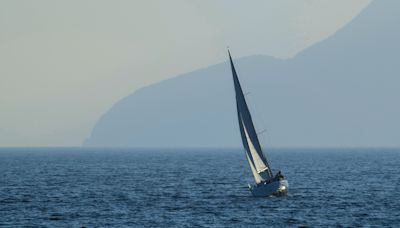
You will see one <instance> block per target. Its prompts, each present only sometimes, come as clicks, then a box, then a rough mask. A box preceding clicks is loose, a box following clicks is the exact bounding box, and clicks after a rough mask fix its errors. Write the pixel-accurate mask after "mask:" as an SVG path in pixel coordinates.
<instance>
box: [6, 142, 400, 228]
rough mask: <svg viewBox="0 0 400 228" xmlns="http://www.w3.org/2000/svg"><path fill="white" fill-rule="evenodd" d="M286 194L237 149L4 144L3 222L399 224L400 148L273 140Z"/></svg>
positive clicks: (274, 161)
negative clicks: (255, 172)
mask: <svg viewBox="0 0 400 228" xmlns="http://www.w3.org/2000/svg"><path fill="white" fill-rule="evenodd" d="M268 156H269V158H270V163H271V165H272V168H273V169H275V171H276V170H277V169H281V170H282V172H283V174H284V175H285V177H286V178H287V179H288V180H289V184H290V191H289V195H288V196H287V197H284V198H275V197H271V198H254V197H252V196H251V195H250V192H249V191H248V189H247V183H253V179H252V176H251V173H250V170H249V167H248V164H247V161H246V160H245V157H244V153H243V152H242V151H241V150H231V149H226V150H212V149H210V150H173V149H169V150H135V149H71V148H59V149H50V148H36V149H32V148H24V149H22V148H20V149H6V148H5V149H0V173H1V178H0V226H49V227H60V226H73V227H80V226H86V227H94V226H117V227H121V226H152V227H160V226H161V227H165V226H213V227H223V226H225V227H226V226H230V227H232V226H236V227H248V226H256V227H265V226H268V227H282V226H287V225H289V226H311V227H313V226H352V227H354V226H362V225H377V226H391V227H399V226H400V201H399V200H398V199H399V197H400V185H399V183H400V176H399V173H400V169H399V164H400V150H399V149H290V150H284V149H275V150H269V151H268Z"/></svg>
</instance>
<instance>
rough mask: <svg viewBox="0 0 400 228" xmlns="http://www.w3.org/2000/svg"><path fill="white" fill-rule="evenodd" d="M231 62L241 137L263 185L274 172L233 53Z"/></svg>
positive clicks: (249, 159)
mask: <svg viewBox="0 0 400 228" xmlns="http://www.w3.org/2000/svg"><path fill="white" fill-rule="evenodd" d="M228 53H229V60H230V64H231V69H232V76H233V83H234V86H235V94H236V107H237V115H238V121H239V128H240V135H241V137H242V142H243V146H244V148H245V150H246V157H247V160H248V162H249V164H250V168H251V171H252V173H253V176H254V179H255V181H256V183H261V182H263V181H265V180H268V179H270V178H272V177H273V175H272V171H271V169H270V167H269V165H268V161H267V159H266V157H265V156H264V154H263V152H262V149H261V146H260V142H259V140H258V137H257V133H256V130H255V128H254V125H253V120H252V118H251V115H250V112H249V108H248V107H247V103H246V99H245V98H244V95H243V91H242V87H241V86H240V83H239V79H238V76H237V73H236V70H235V66H234V65H233V61H232V57H231V53H230V52H229V50H228Z"/></svg>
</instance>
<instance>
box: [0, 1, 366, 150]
mask: <svg viewBox="0 0 400 228" xmlns="http://www.w3.org/2000/svg"><path fill="white" fill-rule="evenodd" d="M369 2H370V1H369V0H357V1H348V0H335V1H328V0H302V1H298V0H282V1H272V0H268V1H267V0H265V1H264V0H254V1H238V0H235V1H233V0H220V1H214V0H213V1H211V0H198V1H188V0H169V1H163V0H151V1H121V0H119V1H97V0H96V1H95V0H92V1H77V0H75V1H53V0H37V1H22V0H4V1H0V107H1V110H0V111H1V115H0V146H74V145H80V144H81V142H82V141H83V139H85V138H86V137H87V136H88V135H89V134H90V131H91V128H92V127H93V125H94V123H95V122H96V121H97V119H98V118H99V117H100V116H101V115H102V114H103V113H104V112H105V111H107V110H108V109H109V108H110V107H111V106H112V105H113V104H114V103H115V102H116V101H117V100H119V99H121V98H123V97H124V96H126V95H128V94H130V93H132V92H133V91H135V90H136V89H138V88H140V87H143V86H146V85H149V84H151V83H154V82H158V81H160V80H163V79H166V78H169V77H173V76H176V75H177V74H181V73H184V72H188V71H193V70H196V69H198V68H201V67H205V66H208V65H211V64H214V63H218V62H221V61H225V60H226V53H225V52H226V49H225V48H226V46H227V45H229V46H231V48H232V49H233V50H234V53H235V55H236V56H238V57H239V56H246V55H253V54H265V55H271V56H274V57H277V58H290V57H292V56H294V55H295V54H296V53H298V52H299V51H301V50H302V49H304V48H306V47H307V46H309V45H311V44H313V43H315V42H317V41H319V40H321V39H324V38H326V37H327V36H329V35H331V34H333V33H334V32H335V31H337V30H338V29H339V28H340V27H342V26H343V25H344V24H346V23H347V22H348V21H350V20H351V19H352V18H353V17H354V16H355V15H357V14H358V13H359V12H360V11H361V10H362V9H363V8H364V7H365V6H366V5H367V4H368V3H369Z"/></svg>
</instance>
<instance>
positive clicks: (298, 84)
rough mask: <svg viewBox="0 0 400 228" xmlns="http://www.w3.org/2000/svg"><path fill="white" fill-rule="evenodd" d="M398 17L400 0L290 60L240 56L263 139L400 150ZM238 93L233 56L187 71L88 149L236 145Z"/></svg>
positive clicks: (106, 124) (144, 92)
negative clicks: (235, 83) (231, 64)
mask: <svg viewBox="0 0 400 228" xmlns="http://www.w3.org/2000/svg"><path fill="white" fill-rule="evenodd" d="M399 21H400V1H396V0H379V1H374V2H372V3H371V4H370V5H369V6H368V7H367V8H366V9H365V10H364V11H363V12H361V13H360V14H359V15H358V16H357V17H356V18H355V19H353V20H352V21H351V22H350V23H348V24H347V25H346V26H345V27H343V28H342V29H340V30H339V31H338V32H336V33H335V34H334V35H332V36H331V37H329V38H327V39H325V40H323V41H321V42H319V43H317V44H315V45H313V46H311V47H309V48H307V49H306V50H304V51H302V52H301V53H299V54H298V55H297V56H295V57H294V58H292V59H288V60H278V59H275V58H272V57H268V56H262V55H257V56H250V57H245V58H240V59H236V60H234V62H235V65H236V68H237V71H238V74H239V79H240V81H241V83H242V87H243V89H244V90H245V92H246V91H247V92H251V93H250V94H249V95H247V96H246V98H247V99H248V102H249V103H250V111H251V112H252V114H253V118H254V119H255V122H256V127H259V129H258V130H259V131H262V130H264V128H265V129H266V133H264V134H262V137H261V141H262V143H264V144H266V145H268V146H269V147H380V146H384V147H398V146H400V140H399V139H400V130H399V129H400V121H399V117H400V106H399V101H398V100H399V98H400V74H399V73H400V68H399V65H400V60H399V51H400V45H399V41H400V29H399V28H400V26H398V22H399ZM233 54H234V51H233ZM234 99H235V97H234V91H233V82H232V76H231V72H230V68H229V64H228V62H224V63H221V64H217V65H214V66H211V67H208V68H205V69H200V70H197V71H194V72H190V73H187V74H184V75H180V76H177V77H175V78H172V79H169V80H166V81H162V82H160V83H157V84H154V85H151V86H148V87H145V88H142V89H140V90H137V91H136V92H134V93H133V94H131V95H129V96H127V97H125V98H123V99H122V100H120V101H119V102H117V103H116V104H115V105H114V106H113V107H112V108H111V109H110V110H109V111H108V112H106V113H105V114H104V115H103V116H102V117H101V118H100V119H99V121H98V122H97V123H96V125H95V127H94V129H93V131H92V134H91V136H90V137H89V138H88V139H87V140H85V142H84V145H85V146H133V147H238V146H240V143H241V141H240V136H239V130H238V124H237V117H236V106H235V100H234ZM261 120H262V121H261Z"/></svg>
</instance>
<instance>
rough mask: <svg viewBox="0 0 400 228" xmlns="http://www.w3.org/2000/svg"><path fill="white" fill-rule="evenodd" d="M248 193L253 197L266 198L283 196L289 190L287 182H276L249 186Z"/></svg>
mask: <svg viewBox="0 0 400 228" xmlns="http://www.w3.org/2000/svg"><path fill="white" fill-rule="evenodd" d="M249 188H250V191H251V194H252V195H253V196H256V197H266V196H271V195H274V196H284V195H286V194H287V192H288V190H289V183H288V181H287V180H276V181H273V182H270V183H264V184H259V185H253V186H250V185H249Z"/></svg>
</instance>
